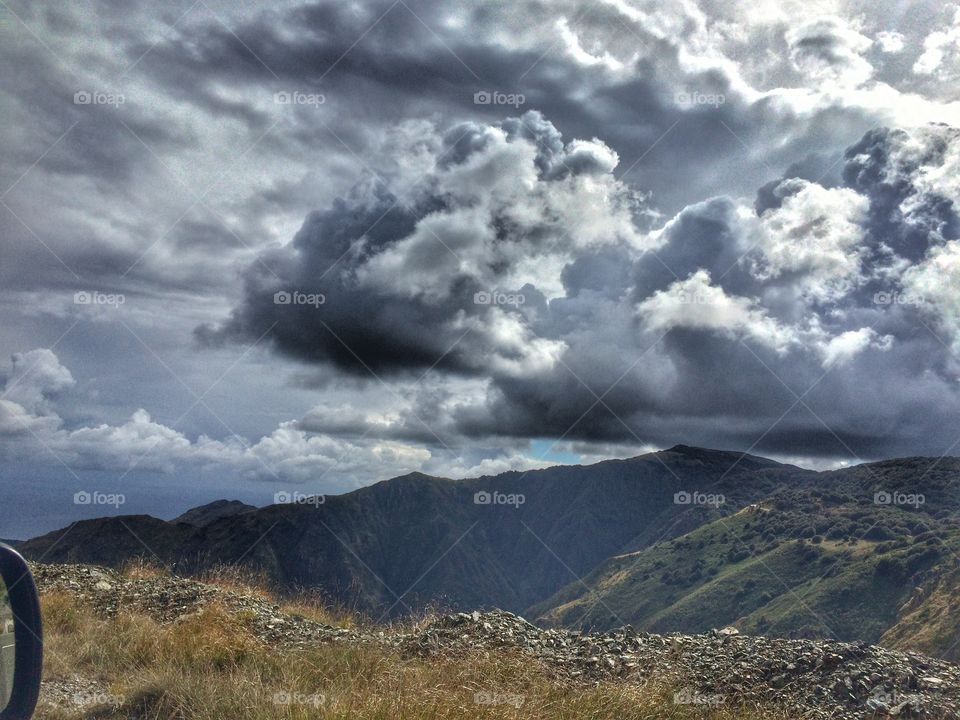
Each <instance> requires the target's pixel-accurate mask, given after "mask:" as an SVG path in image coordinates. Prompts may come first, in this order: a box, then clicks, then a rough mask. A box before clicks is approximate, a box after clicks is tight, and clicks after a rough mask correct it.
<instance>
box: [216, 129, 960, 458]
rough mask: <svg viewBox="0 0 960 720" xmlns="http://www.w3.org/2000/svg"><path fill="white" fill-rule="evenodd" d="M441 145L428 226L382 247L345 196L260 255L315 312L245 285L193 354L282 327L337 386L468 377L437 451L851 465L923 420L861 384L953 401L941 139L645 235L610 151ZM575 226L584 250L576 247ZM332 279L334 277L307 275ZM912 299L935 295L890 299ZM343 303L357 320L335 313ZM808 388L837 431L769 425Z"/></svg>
mask: <svg viewBox="0 0 960 720" xmlns="http://www.w3.org/2000/svg"><path fill="white" fill-rule="evenodd" d="M464 135H465V136H466V137H468V138H470V140H469V142H466V143H460V142H459V140H456V139H454V140H452V139H451V138H458V137H460V136H464ZM442 137H443V138H444V140H443V142H440V143H432V144H431V147H435V148H436V149H435V150H434V152H435V153H436V154H437V158H438V159H437V161H436V162H435V168H436V169H435V170H432V171H431V173H429V174H428V178H429V179H428V181H427V182H426V183H425V185H426V187H428V188H430V191H429V192H427V193H426V194H425V195H422V196H420V197H419V199H418V203H419V204H420V205H419V206H420V207H421V208H423V209H422V210H421V212H420V213H419V214H414V216H412V217H410V216H402V217H398V218H396V219H395V220H391V221H390V222H389V223H387V224H386V225H384V226H382V227H378V229H377V231H376V234H373V233H371V232H370V231H369V230H368V228H367V226H366V225H365V223H364V222H363V221H362V220H359V221H358V220H356V219H357V218H368V217H371V216H373V217H374V218H376V216H377V210H371V207H373V208H379V207H382V206H383V204H387V205H389V202H390V198H391V197H392V196H390V195H389V194H388V195H386V196H385V198H386V199H385V198H384V197H383V196H376V195H375V194H374V199H370V196H369V195H365V194H361V195H359V196H350V197H349V198H344V199H343V200H341V201H339V202H338V203H337V204H336V205H335V206H334V207H333V208H332V209H329V210H326V211H321V212H319V213H317V214H315V215H314V216H312V217H311V218H310V219H308V221H307V223H306V224H305V225H304V228H303V229H302V230H301V231H300V233H299V234H298V235H297V237H296V238H295V239H294V241H293V243H291V244H290V245H288V246H286V247H285V248H283V249H280V250H277V251H273V252H272V253H270V254H268V255H266V256H264V258H263V259H264V261H265V262H267V263H271V264H272V266H273V267H275V268H278V269H279V271H280V273H281V275H280V277H281V281H280V282H281V283H287V284H288V285H290V286H296V287H300V288H302V289H303V290H304V291H314V292H319V291H326V292H327V294H328V297H329V298H330V300H329V301H328V303H327V304H326V305H323V306H321V307H320V308H318V309H314V308H310V309H309V310H304V309H299V308H291V307H290V306H288V305H274V304H273V302H272V293H273V292H275V291H276V289H277V287H279V286H278V285H277V284H276V282H274V281H269V282H266V281H265V280H264V278H263V274H262V273H261V272H260V271H258V270H257V269H256V267H254V268H251V271H250V273H249V274H248V279H247V285H246V296H245V298H244V301H243V303H242V304H241V305H240V306H239V307H238V308H237V309H236V310H235V311H234V314H233V316H232V318H231V319H230V320H228V321H227V322H226V323H225V324H224V325H223V326H221V327H220V328H216V329H210V328H204V329H202V330H201V331H200V333H201V336H203V337H207V338H208V339H209V338H213V339H220V340H225V339H231V338H245V337H246V338H249V337H253V336H255V335H256V334H257V333H260V332H262V331H263V329H264V328H266V327H269V326H271V325H272V324H274V323H275V324H277V326H281V325H284V324H288V323H295V326H296V332H295V333H293V332H291V333H290V334H289V335H288V334H286V333H281V334H280V335H279V336H278V338H277V340H276V343H277V344H276V347H277V349H278V350H280V351H281V352H284V353H287V354H290V355H293V356H296V357H299V358H301V359H305V360H308V361H311V362H313V363H316V364H318V365H319V366H320V367H326V368H328V372H348V373H353V374H358V375H359V376H361V377H362V376H364V375H365V374H367V375H369V373H370V371H372V374H373V375H375V376H377V377H379V373H381V372H386V373H402V372H404V371H407V370H410V369H411V368H414V369H415V368H418V367H419V368H423V367H429V368H432V370H433V371H434V372H436V373H437V374H438V375H439V377H440V378H446V379H449V380H450V381H451V382H452V381H453V379H455V378H458V377H470V378H473V379H474V380H476V381H477V382H478V383H479V384H480V385H479V387H480V388H481V390H480V392H479V393H472V394H470V395H469V396H463V397H461V398H459V399H457V400H455V401H452V402H447V403H445V404H444V405H434V406H432V412H431V413H429V422H430V424H434V423H436V424H437V425H438V426H439V427H442V428H443V434H444V436H445V437H463V438H476V439H479V438H484V439H486V438H490V437H501V438H505V439H507V438H537V437H551V436H552V437H557V436H562V437H569V438H571V439H577V440H589V441H592V442H624V441H632V442H635V443H636V444H637V445H638V446H649V445H656V444H657V443H668V442H670V441H676V440H677V438H678V436H679V437H680V438H682V439H687V440H694V441H699V442H701V443H702V444H709V445H721V446H724V445H743V444H747V445H749V444H752V443H753V442H755V441H757V439H758V438H760V439H761V441H762V443H763V444H765V445H766V446H767V448H768V450H769V451H770V452H780V453H782V454H795V453H796V452H797V450H798V447H799V446H804V447H806V448H807V451H808V452H809V451H810V449H811V448H815V451H814V454H822V455H823V456H830V457H835V456H837V455H838V454H843V452H847V451H848V450H847V449H846V448H842V447H841V448H840V449H839V450H838V447H837V440H836V438H837V437H841V438H844V440H843V442H844V443H846V444H854V445H859V447H861V448H862V450H861V452H862V453H863V454H864V455H869V454H870V453H871V452H877V451H878V449H879V448H880V447H882V446H883V443H884V442H889V438H888V437H886V435H884V434H881V433H879V432H878V431H877V430H876V429H875V428H876V425H877V423H878V418H880V417H883V418H886V417H890V418H893V417H895V416H899V417H901V418H902V416H903V414H904V413H906V414H910V413H912V412H914V410H913V408H915V407H916V403H915V400H914V399H913V398H911V397H909V396H908V395H907V393H906V388H902V389H898V390H896V391H891V392H888V393H886V396H885V397H884V402H885V403H886V404H887V407H881V406H880V405H878V403H879V399H877V400H876V401H871V403H870V404H871V405H872V406H873V411H874V413H875V414H874V415H873V416H869V417H866V416H865V414H864V409H863V402H864V401H863V398H862V397H861V396H859V395H857V394H856V393H855V392H853V388H852V386H851V383H856V382H857V380H856V378H857V377H861V378H862V377H863V376H864V374H869V377H870V378H871V379H872V380H873V381H876V382H890V381H891V380H892V378H896V377H901V376H902V374H903V373H904V372H907V370H906V368H907V367H912V368H915V367H916V366H917V364H918V363H920V364H922V365H924V366H925V367H928V368H929V371H930V373H931V374H930V376H929V378H928V380H927V382H929V383H930V386H931V388H932V387H937V388H938V390H942V389H943V388H944V387H948V388H952V380H951V378H950V375H949V373H950V370H949V367H951V361H950V359H949V358H948V357H946V356H945V348H944V347H943V346H942V345H939V344H938V341H937V338H936V337H934V335H933V334H931V333H926V334H925V335H924V334H920V335H918V332H919V333H923V332H925V331H924V327H925V323H924V322H923V319H924V317H925V316H930V313H932V312H935V313H937V314H936V318H937V320H936V321H935V322H934V321H930V322H928V323H927V324H928V325H929V324H930V323H932V324H933V325H935V326H936V327H938V328H941V330H942V331H943V332H945V333H949V334H950V336H951V337H952V333H953V330H952V329H950V328H952V326H953V325H954V324H955V323H956V317H955V313H953V311H951V309H950V308H951V307H952V305H951V303H952V302H953V300H954V298H953V297H952V296H951V295H949V292H947V291H945V290H943V289H942V285H941V284H940V283H939V281H938V280H936V279H934V278H936V277H943V276H949V273H950V272H952V269H953V264H954V253H955V248H954V245H953V244H951V240H950V238H951V237H953V234H954V233H955V226H956V224H955V220H954V215H953V202H952V196H953V193H954V192H955V190H954V189H953V186H952V184H951V181H950V180H949V179H947V178H948V176H949V175H950V172H951V171H950V168H951V166H952V163H953V162H954V157H955V151H956V133H955V131H954V130H953V129H952V128H949V127H946V126H928V127H924V128H918V129H915V130H911V131H907V130H887V129H881V130H877V131H874V132H871V133H868V134H867V135H866V136H864V137H863V138H862V139H861V140H860V141H859V142H858V143H856V144H855V145H854V146H852V147H851V148H850V149H849V150H848V151H847V153H846V155H845V166H844V170H843V178H844V185H843V186H839V187H826V186H824V185H821V184H819V183H817V182H814V181H812V180H805V179H800V178H789V177H788V178H785V179H782V180H780V181H778V182H777V183H775V184H773V185H771V186H770V188H768V190H767V195H766V200H765V202H764V203H763V205H762V206H759V207H758V208H756V209H755V208H754V207H753V206H751V205H749V204H748V203H747V202H746V201H744V200H739V199H731V198H723V197H718V198H713V199H710V200H707V201H704V202H701V203H696V204H694V205H690V206H688V207H687V208H685V209H684V210H683V211H681V212H680V213H678V214H677V215H676V216H675V217H673V218H670V219H669V220H667V221H666V222H664V223H663V224H662V225H661V226H660V227H657V228H653V229H645V228H644V221H645V219H644V218H643V209H644V208H643V206H642V202H639V201H638V198H637V197H636V196H634V195H632V194H631V193H629V192H627V191H626V188H624V187H623V186H622V185H621V184H620V183H619V182H618V181H616V180H615V179H614V178H613V177H612V176H611V175H610V171H611V170H612V169H613V168H614V167H615V165H614V160H615V158H614V157H613V154H612V153H610V152H607V151H605V149H604V146H603V145H602V143H600V142H599V141H597V140H591V141H587V142H580V141H566V140H564V139H563V138H562V136H561V135H560V134H559V133H558V132H557V131H556V129H555V128H554V127H553V125H552V124H550V123H549V122H548V120H547V119H545V118H544V117H542V116H541V115H538V114H528V115H525V116H523V117H522V118H519V119H511V120H508V121H504V122H502V123H499V124H494V125H489V126H480V125H473V126H470V127H468V128H466V129H464V128H462V127H455V128H453V129H451V130H450V131H448V132H447V133H446V134H444V135H443V136H442ZM451 149H452V150H454V152H452V153H451V152H449V151H450V150H451ZM451 156H452V157H451ZM574 159H575V161H574V162H570V161H571V160H574ZM398 164H399V165H403V164H405V163H404V162H403V161H398ZM568 166H569V167H568ZM504 174H506V175H508V177H504ZM598 187H599V188H602V191H601V192H598V191H597V188H598ZM440 188H443V189H446V192H443V193H441V192H438V189H440ZM380 192H383V191H382V190H380ZM378 203H380V204H379V205H378ZM582 213H589V214H590V218H591V219H590V222H589V226H590V227H591V228H593V232H589V231H587V230H586V229H584V230H583V231H581V229H580V226H579V225H578V224H577V222H576V217H577V215H578V214H582ZM379 214H383V211H379ZM597 228H600V229H601V230H597ZM565 229H568V231H567V232H566V233H565V232H564V230H565ZM431 231H432V232H431ZM441 239H443V242H441ZM334 261H339V262H337V267H336V269H335V270H334V271H331V272H330V273H328V275H327V277H329V276H330V275H334V276H335V280H332V281H330V280H324V283H323V284H321V283H317V282H314V281H313V280H312V279H314V278H317V277H320V276H322V275H324V273H325V272H326V270H327V264H328V263H329V262H334ZM488 288H490V289H497V290H499V291H500V292H501V297H500V299H499V300H497V299H494V296H493V295H485V294H483V293H484V292H485V291H486V290H487V289H488ZM478 293H479V296H478V297H479V298H480V299H479V301H477V299H476V297H475V296H477V294H478ZM910 293H913V294H923V295H924V296H925V297H928V298H929V301H928V302H927V303H926V305H924V306H921V305H920V304H918V303H906V302H902V300H901V298H903V297H905V296H907V295H908V294H910ZM521 297H522V298H523V299H522V301H518V298H521ZM337 298H343V299H345V300H347V301H348V302H345V303H344V305H343V307H341V308H335V307H333V302H335V299H337ZM372 298H373V299H376V302H375V303H374V302H371V299H372ZM511 298H512V301H511ZM477 302H479V304H477ZM934 308H935V309H934ZM952 313H953V314H952ZM462 333H466V335H462ZM448 343H453V344H454V345H455V346H456V348H455V349H454V350H452V351H449V350H446V349H445V344H448ZM447 347H449V345H447ZM931 352H932V353H933V355H932V356H931V355H930V353H931ZM938 356H939V359H936V358H937V357H938ZM361 361H362V362H361ZM358 365H359V367H358ZM719 378H723V381H722V382H720V381H718V379H719ZM440 382H444V380H441V381H440ZM807 386H809V387H811V389H812V388H814V387H819V388H820V391H822V392H823V393H828V394H826V395H823V396H819V395H817V394H816V393H814V395H813V396H812V397H811V402H813V397H820V401H821V402H829V408H830V412H829V413H828V412H827V411H826V410H824V409H823V408H821V412H822V413H823V414H824V415H826V414H829V415H830V418H831V419H830V425H829V427H824V425H823V423H822V422H821V420H820V419H819V418H818V417H817V416H809V415H807V416H800V415H797V414H795V413H794V414H791V415H789V416H788V417H786V418H782V417H781V416H782V414H783V407H782V405H781V404H780V403H779V401H776V400H775V399H774V397H775V396H776V393H777V392H780V393H782V392H783V389H784V387H787V388H791V387H796V388H797V389H796V391H795V392H798V393H799V392H802V391H803V390H804V389H805V388H806V387H807ZM916 391H917V388H913V389H912V392H914V393H915V392H916ZM827 398H829V400H827ZM948 398H949V401H947V402H945V403H944V407H945V408H946V407H950V408H953V407H956V404H957V402H958V400H960V398H958V397H957V395H956V390H955V389H951V390H950V391H949V395H948ZM945 412H946V410H945ZM723 415H727V416H730V417H729V418H728V421H727V422H725V423H721V425H722V427H718V423H717V418H718V417H719V416H723ZM817 415H818V416H820V413H818V414H817ZM778 418H779V420H778ZM406 419H409V417H407V418H406ZM361 421H362V422H361ZM351 422H353V423H354V424H361V425H367V426H368V427H370V429H371V430H372V431H373V432H374V433H375V434H376V435H377V436H378V437H408V436H409V433H410V428H409V426H408V425H407V424H406V421H405V419H404V417H403V416H402V415H400V416H397V417H395V418H392V419H383V418H381V419H380V420H372V419H371V418H355V419H354V420H353V421H351ZM770 423H774V424H777V427H776V428H775V429H774V431H772V432H770ZM778 423H779V424H778ZM318 424H319V425H322V424H323V423H322V422H319V421H318ZM334 424H335V423H334ZM920 424H926V420H924V421H923V422H920ZM798 438H803V440H802V441H800V440H798ZM916 441H917V438H916V437H912V438H911V440H910V442H911V443H913V442H916ZM491 462H493V461H492V460H491ZM481 465H482V463H481ZM481 465H477V466H476V467H480V466H481Z"/></svg>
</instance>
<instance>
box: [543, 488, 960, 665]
mask: <svg viewBox="0 0 960 720" xmlns="http://www.w3.org/2000/svg"><path fill="white" fill-rule="evenodd" d="M812 516H814V517H816V518H818V520H817V522H820V523H822V526H823V528H824V530H825V531H826V532H828V533H829V532H831V529H832V528H837V529H838V530H837V531H836V532H833V533H832V534H833V535H835V536H836V537H835V539H831V540H827V539H824V538H822V537H821V536H815V537H812V538H810V539H807V538H804V537H802V536H803V535H806V534H809V535H812V534H813V533H814V532H815V531H816V529H817V528H810V529H809V530H808V529H806V525H807V524H808V523H809V522H810V517H812ZM881 518H882V522H881V525H891V524H895V523H904V522H913V523H914V524H915V526H916V528H917V529H918V530H923V529H924V528H925V527H926V525H925V524H924V523H918V522H917V521H916V519H915V518H908V519H907V520H904V519H903V518H901V517H899V516H898V515H897V514H896V511H888V510H886V509H884V510H880V511H877V513H876V514H868V515H864V514H863V511H862V507H860V506H840V507H834V508H823V509H821V511H820V512H818V513H814V514H811V513H810V510H809V508H807V509H804V512H802V513H796V512H789V511H784V510H781V509H777V508H769V507H758V508H753V509H746V510H743V511H741V512H739V513H737V514H736V515H733V516H730V517H727V518H724V519H722V520H718V521H715V522H713V523H710V524H708V525H706V526H704V527H701V528H699V529H697V530H695V531H693V532H691V533H689V534H688V535H685V536H683V537H681V538H678V539H676V540H672V541H669V542H664V543H660V544H658V545H655V546H654V547H651V548H648V549H646V550H643V551H641V552H638V553H632V554H630V555H625V556H620V557H617V558H612V559H611V560H610V561H608V562H607V563H605V564H604V565H603V566H601V568H600V569H598V570H597V571H596V572H594V573H592V574H591V575H590V576H588V577H587V578H585V579H584V582H583V583H577V584H576V585H570V586H568V587H567V588H565V589H564V590H563V591H561V592H560V593H558V594H557V595H555V596H554V597H553V598H551V599H550V600H548V601H547V602H546V603H543V604H541V605H539V606H535V607H534V608H532V609H531V612H532V613H533V616H535V617H539V618H540V619H541V621H543V622H546V623H548V624H560V625H566V626H572V627H598V628H606V627H611V626H616V625H620V624H624V623H630V624H632V625H634V626H635V627H638V628H640V629H645V630H649V631H653V632H668V631H681V632H705V631H707V630H710V629H711V628H716V627H722V626H724V625H736V626H737V627H740V628H741V629H743V630H745V631H748V632H750V633H754V634H759V633H763V634H769V635H775V636H776V635H779V636H795V637H796V636H800V637H837V638H840V639H846V640H864V641H867V642H877V641H879V640H880V638H881V636H883V635H884V632H885V631H887V630H888V629H889V628H890V627H891V626H894V625H896V624H897V623H898V612H899V610H900V608H901V606H903V605H904V603H906V602H907V600H909V599H910V597H911V594H912V593H913V586H914V583H913V579H914V578H916V577H918V576H921V575H922V574H923V573H925V572H927V571H929V570H930V568H933V567H939V566H940V565H942V564H944V563H946V564H949V562H950V561H951V559H952V558H953V555H952V552H956V548H957V546H958V545H960V543H958V542H957V538H956V537H955V536H954V535H952V534H950V533H949V532H945V531H943V530H940V531H938V532H937V533H931V532H919V533H917V534H916V535H910V534H909V532H906V531H904V532H902V533H899V532H898V539H897V540H896V541H893V542H881V541H879V540H866V539H859V538H858V536H860V535H863V534H864V533H866V534H867V535H868V536H870V537H874V536H877V535H880V536H882V533H879V532H878V531H876V530H873V531H871V532H867V531H868V529H869V527H870V525H873V523H874V522H876V521H877V520H880V519H881ZM798 536H801V537H798ZM941 538H945V542H944V541H943V540H941ZM955 587H956V583H954V584H947V583H942V584H941V586H940V588H939V589H938V590H937V591H936V592H933V593H932V595H931V598H930V599H929V601H928V602H927V603H926V606H925V607H924V608H922V610H921V611H918V612H916V613H914V614H913V615H911V616H909V617H904V618H901V619H900V620H899V622H900V623H901V624H903V625H904V627H902V628H901V629H900V630H899V631H898V632H897V633H896V634H892V635H890V636H889V637H888V638H887V639H888V640H889V642H890V644H891V645H895V646H897V647H901V648H910V647H914V648H917V649H926V648H931V649H932V648H933V645H931V644H930V642H929V640H925V638H928V637H929V636H930V635H932V633H931V631H930V630H927V629H921V628H920V627H919V626H920V625H922V624H925V623H927V622H928V621H929V623H931V624H934V625H935V626H936V627H938V628H940V630H941V631H943V632H945V633H947V634H948V635H949V637H951V638H952V639H953V640H952V641H953V642H956V641H957V640H960V633H958V629H960V628H958V626H960V623H958V622H955V621H953V618H952V617H951V616H950V614H949V613H948V612H947V608H948V607H949V603H948V601H947V598H948V597H949V595H950V592H949V591H950V590H951V589H954V588H955ZM910 625H913V626H917V627H914V628H913V629H910V628H909V627H908V626H910ZM948 626H949V627H948ZM908 640H912V641H915V642H916V643H917V644H915V645H910V644H909V642H908ZM924 642H926V644H923V643H924Z"/></svg>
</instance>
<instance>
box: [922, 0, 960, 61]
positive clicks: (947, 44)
mask: <svg viewBox="0 0 960 720" xmlns="http://www.w3.org/2000/svg"><path fill="white" fill-rule="evenodd" d="M949 7H950V8H952V10H953V24H952V25H951V26H950V27H948V28H946V29H945V30H934V31H933V32H932V33H930V34H929V35H927V37H926V38H924V41H923V53H921V55H920V56H919V57H918V58H917V60H916V62H915V63H914V64H913V72H915V73H916V74H917V75H940V76H944V77H946V76H949V75H952V74H954V73H956V71H957V67H956V63H957V60H958V58H960V6H957V5H951V6H949Z"/></svg>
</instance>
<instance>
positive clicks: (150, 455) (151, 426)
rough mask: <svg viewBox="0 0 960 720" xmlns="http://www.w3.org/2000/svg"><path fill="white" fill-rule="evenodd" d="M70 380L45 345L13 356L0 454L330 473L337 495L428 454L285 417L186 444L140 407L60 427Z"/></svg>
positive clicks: (124, 468)
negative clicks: (259, 429)
mask: <svg viewBox="0 0 960 720" xmlns="http://www.w3.org/2000/svg"><path fill="white" fill-rule="evenodd" d="M74 384H75V383H74V379H73V377H72V375H71V373H70V371H69V370H68V369H67V368H66V367H64V366H63V365H62V364H61V363H60V361H59V358H58V357H57V356H56V354H55V353H53V352H52V351H51V350H47V349H37V350H31V351H29V352H25V353H18V354H16V355H14V357H13V361H12V368H11V372H10V373H9V375H8V378H7V382H6V387H5V390H4V393H3V399H2V400H0V456H2V457H4V458H5V459H6V460H7V461H14V460H15V461H27V462H31V463H34V464H38V465H53V466H54V467H67V468H70V470H71V471H76V472H79V471H85V470H94V471H108V472H114V473H122V474H126V473H130V472H134V471H136V472H137V473H143V472H155V473H165V474H174V473H178V474H181V475H182V474H191V475H196V474H199V473H202V472H203V471H205V470H215V471H218V472H223V471H230V472H234V473H236V474H237V475H238V476H240V477H242V478H245V479H249V480H260V481H276V482H292V483H303V482H313V483H316V482H318V481H319V480H321V479H322V478H324V477H326V476H327V474H328V473H330V472H331V471H332V470H334V469H336V475H334V476H331V477H330V479H329V481H328V483H327V487H329V488H330V490H331V491H336V492H343V491H346V490H349V489H352V488H353V487H356V486H358V485H361V484H365V483H368V482H370V481H371V480H373V479H378V478H386V477H390V476H392V475H396V474H399V473H402V472H406V471H408V470H410V469H415V468H421V467H423V466H424V465H425V464H426V463H427V462H428V461H429V460H430V458H431V453H430V451H429V450H428V449H427V448H425V447H423V446H422V445H421V444H411V443H404V442H400V441H396V440H392V439H389V438H384V437H375V436H374V437H370V438H367V437H365V434H356V435H355V436H354V437H353V438H346V437H340V438H338V437H334V436H333V435H330V434H320V433H315V432H311V431H310V430H309V429H308V428H309V422H306V423H304V422H298V421H293V420H291V421H287V422H282V423H280V424H279V425H278V426H277V427H276V428H275V429H274V430H273V431H272V432H271V433H269V434H268V435H265V436H263V437H262V438H260V439H259V440H257V441H256V442H254V443H249V442H247V441H246V440H245V439H244V438H241V437H239V436H236V435H232V436H229V437H228V438H226V439H225V440H215V439H212V438H210V437H207V436H205V435H201V436H199V437H197V438H196V439H193V440H191V439H190V438H188V437H187V436H186V435H185V434H184V433H182V432H181V431H179V430H176V429H174V428H172V427H169V426H167V425H164V424H162V423H159V422H157V421H155V420H154V419H153V418H152V417H151V416H150V413H148V412H147V411H146V410H144V409H142V408H141V409H138V410H136V411H134V412H133V413H132V414H131V416H130V417H129V419H128V420H126V421H125V422H123V423H121V424H116V425H111V424H108V423H100V424H97V425H79V426H68V425H67V424H66V423H65V422H64V420H63V419H62V418H61V417H60V415H59V414H58V411H57V409H56V407H55V403H54V402H53V399H54V398H55V397H56V396H57V395H58V394H60V393H62V392H64V391H66V390H68V389H69V388H71V387H73V385H74ZM14 397H16V398H17V400H19V402H17V401H14V400H12V399H11V398H14Z"/></svg>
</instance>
